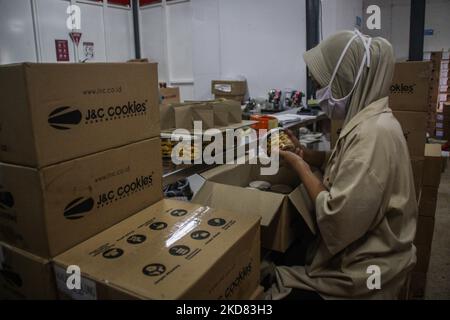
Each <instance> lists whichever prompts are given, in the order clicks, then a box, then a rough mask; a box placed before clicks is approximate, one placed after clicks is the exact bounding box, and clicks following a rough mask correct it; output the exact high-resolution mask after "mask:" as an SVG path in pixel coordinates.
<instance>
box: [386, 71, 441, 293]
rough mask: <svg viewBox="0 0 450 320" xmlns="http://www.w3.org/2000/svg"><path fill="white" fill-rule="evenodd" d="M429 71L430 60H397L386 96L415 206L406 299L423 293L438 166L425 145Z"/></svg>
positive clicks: (436, 150) (436, 151) (435, 150)
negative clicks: (404, 148) (400, 136)
mask: <svg viewBox="0 0 450 320" xmlns="http://www.w3.org/2000/svg"><path fill="white" fill-rule="evenodd" d="M431 73H432V68H431V63H430V62H404V63H397V65H396V69H395V75H394V80H393V84H392V87H391V96H390V107H391V108H392V109H393V112H394V115H395V116H396V118H397V119H398V121H399V122H400V124H401V126H402V128H403V132H404V134H405V137H406V140H407V144H408V148H409V152H410V156H411V164H412V169H413V174H414V182H415V189H416V196H417V199H418V205H419V217H418V221H417V231H416V238H415V241H414V243H415V245H416V248H417V265H416V267H415V269H414V270H413V272H412V274H411V277H410V281H409V285H408V288H407V296H408V297H409V298H420V297H423V295H424V290H425V284H426V273H427V271H428V264H429V260H430V251H431V243H432V239H433V231H434V214H435V211H436V202H437V190H438V187H439V181H440V174H441V168H442V163H441V151H440V145H426V133H427V121H428V120H427V119H429V118H428V116H429V103H428V101H429V93H428V90H429V88H430V87H429V81H430V78H431Z"/></svg>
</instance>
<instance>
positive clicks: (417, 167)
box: [411, 157, 425, 199]
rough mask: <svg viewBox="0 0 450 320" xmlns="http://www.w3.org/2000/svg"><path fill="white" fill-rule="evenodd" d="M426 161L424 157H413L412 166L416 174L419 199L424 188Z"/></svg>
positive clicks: (415, 184) (417, 197) (417, 196)
mask: <svg viewBox="0 0 450 320" xmlns="http://www.w3.org/2000/svg"><path fill="white" fill-rule="evenodd" d="M424 163H425V158H424V157H414V158H412V159H411V167H412V171H413V176H414V188H415V190H416V199H419V195H420V191H421V189H422V179H423V166H424Z"/></svg>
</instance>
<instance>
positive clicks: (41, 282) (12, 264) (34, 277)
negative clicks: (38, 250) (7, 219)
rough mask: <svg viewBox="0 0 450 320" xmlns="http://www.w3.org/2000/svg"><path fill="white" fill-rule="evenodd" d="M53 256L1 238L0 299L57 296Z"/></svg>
mask: <svg viewBox="0 0 450 320" xmlns="http://www.w3.org/2000/svg"><path fill="white" fill-rule="evenodd" d="M56 298H57V292H56V286H55V279H54V276H53V269H52V266H51V263H50V261H49V260H46V259H43V258H40V257H38V256H35V255H33V254H31V253H28V252H26V251H23V250H20V249H18V248H15V247H13V246H10V245H7V244H5V243H2V242H0V299H6V300H55V299H56Z"/></svg>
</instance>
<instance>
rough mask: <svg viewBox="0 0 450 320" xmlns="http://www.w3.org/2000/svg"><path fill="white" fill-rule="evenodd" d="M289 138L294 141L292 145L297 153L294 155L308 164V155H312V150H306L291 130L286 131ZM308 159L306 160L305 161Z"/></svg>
mask: <svg viewBox="0 0 450 320" xmlns="http://www.w3.org/2000/svg"><path fill="white" fill-rule="evenodd" d="M285 132H286V134H287V136H288V137H289V139H290V140H291V141H292V143H293V144H294V146H295V151H294V153H295V154H297V155H298V156H300V157H302V158H303V159H304V160H305V161H306V162H308V159H307V158H308V155H309V153H310V150H308V149H307V148H305V147H304V146H303V145H302V144H301V143H300V141H299V140H298V138H297V137H296V136H295V134H293V133H292V131H291V130H289V129H287V130H285ZM305 158H306V159H305Z"/></svg>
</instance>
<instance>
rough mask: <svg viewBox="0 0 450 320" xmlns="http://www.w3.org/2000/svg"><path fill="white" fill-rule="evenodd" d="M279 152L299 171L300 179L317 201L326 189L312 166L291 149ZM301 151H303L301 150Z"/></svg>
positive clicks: (312, 197)
mask: <svg viewBox="0 0 450 320" xmlns="http://www.w3.org/2000/svg"><path fill="white" fill-rule="evenodd" d="M278 152H279V154H280V157H281V158H283V159H284V160H285V161H286V162H287V163H288V164H289V165H290V166H291V167H292V169H294V171H295V172H297V174H298V176H299V177H300V180H301V181H302V182H303V184H304V186H305V188H306V190H307V191H308V194H309V196H310V197H311V199H312V200H313V201H315V200H316V199H317V196H318V195H319V193H321V192H322V191H325V190H326V189H325V187H324V185H323V184H322V181H320V180H319V179H318V178H317V177H316V176H315V175H314V173H313V172H312V170H311V168H310V166H309V165H308V164H307V163H306V161H304V160H303V158H302V157H301V156H300V155H298V154H296V153H294V152H290V151H282V150H279V151H278ZM300 153H302V152H301V150H300Z"/></svg>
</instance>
